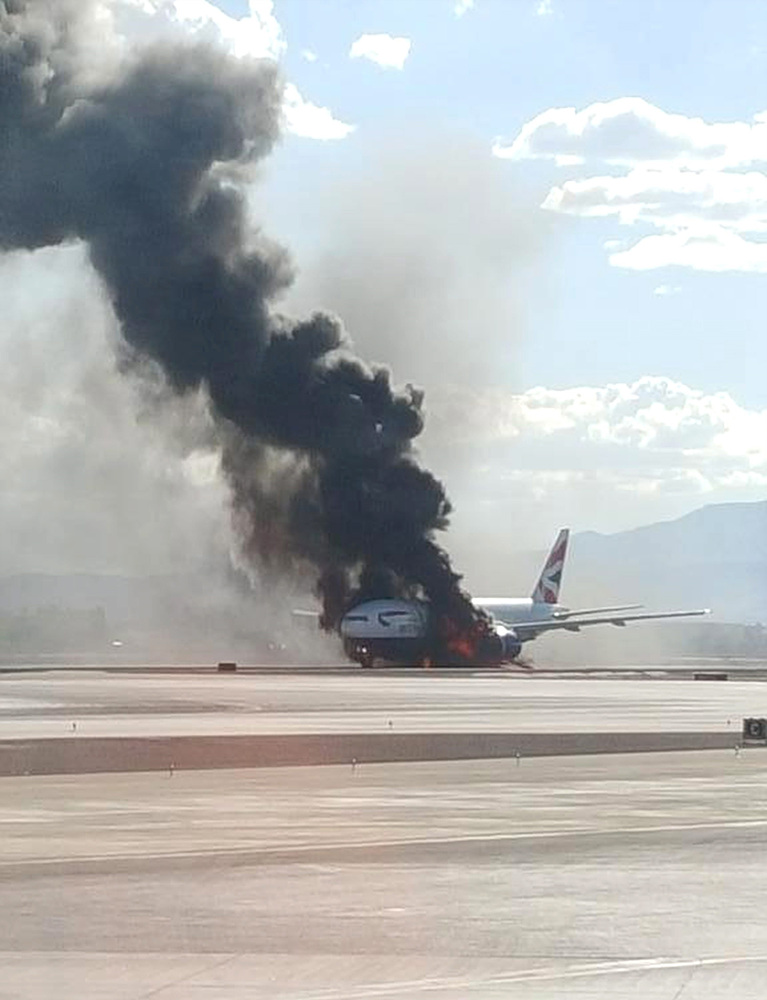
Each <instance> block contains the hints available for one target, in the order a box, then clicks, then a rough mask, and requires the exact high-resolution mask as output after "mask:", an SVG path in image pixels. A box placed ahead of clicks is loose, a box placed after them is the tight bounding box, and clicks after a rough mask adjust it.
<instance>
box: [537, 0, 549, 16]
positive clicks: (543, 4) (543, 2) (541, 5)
mask: <svg viewBox="0 0 767 1000" xmlns="http://www.w3.org/2000/svg"><path fill="white" fill-rule="evenodd" d="M535 13H536V14H537V15H538V17H548V16H549V15H550V14H553V13H554V7H553V6H552V2H551V0H539V2H538V6H537V7H536V8H535Z"/></svg>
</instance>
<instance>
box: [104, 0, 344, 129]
mask: <svg viewBox="0 0 767 1000" xmlns="http://www.w3.org/2000/svg"><path fill="white" fill-rule="evenodd" d="M114 10H115V21H116V26H117V29H118V31H119V32H120V33H121V34H123V35H124V36H127V37H129V38H133V37H139V38H145V39H149V40H153V39H163V38H168V39H178V38H179V37H185V38H193V39H196V40H199V41H206V42H210V43H211V44H216V45H222V46H224V47H225V48H226V49H228V50H229V51H230V52H231V53H232V54H233V55H235V56H237V57H238V58H243V57H254V58H268V59H275V60H278V59H279V58H280V57H281V56H282V55H283V53H284V52H285V49H286V47H287V44H286V42H285V38H284V36H283V34H282V28H281V27H280V24H279V22H278V20H277V18H276V17H275V15H274V3H273V0H250V4H249V13H248V14H247V15H245V16H243V17H232V16H230V15H229V14H226V13H225V12H224V11H222V10H221V9H220V8H219V7H217V6H216V5H215V4H214V3H212V2H210V0H115V6H114ZM303 55H304V58H309V55H307V52H304V53H303ZM310 55H311V56H314V58H315V59H316V56H315V55H314V53H310ZM283 119H284V122H285V126H286V128H287V130H288V131H289V132H292V133H293V134H294V135H299V136H302V137H304V138H309V139H320V140H329V139H343V138H345V136H347V135H349V133H350V132H352V131H353V129H354V126H353V125H349V124H347V123H346V122H343V121H340V120H338V119H337V118H335V117H334V116H333V114H332V112H331V111H330V110H329V109H328V108H324V107H320V106H318V105H316V104H313V103H312V102H311V101H309V100H307V99H305V98H304V97H303V96H302V95H301V94H300V93H299V91H298V88H297V87H296V86H295V85H294V84H291V83H288V84H287V85H286V87H285V98H284V104H283Z"/></svg>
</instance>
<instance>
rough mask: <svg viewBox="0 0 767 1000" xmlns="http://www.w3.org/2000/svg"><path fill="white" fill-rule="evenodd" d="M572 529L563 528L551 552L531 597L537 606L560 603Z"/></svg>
mask: <svg viewBox="0 0 767 1000" xmlns="http://www.w3.org/2000/svg"><path fill="white" fill-rule="evenodd" d="M569 537H570V529H569V528H562V530H561V531H560V532H559V534H558V535H557V540H556V541H555V542H554V545H553V546H552V549H551V552H549V556H548V559H547V560H546V562H545V563H544V566H543V569H542V570H541V575H540V577H539V578H538V582H537V583H536V585H535V589H534V590H533V592H532V594H531V597H532V599H533V601H534V602H535V603H536V604H556V603H557V602H558V601H559V588H560V587H561V586H562V571H563V569H564V568H565V556H566V555H567V542H568V539H569Z"/></svg>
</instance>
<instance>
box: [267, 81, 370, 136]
mask: <svg viewBox="0 0 767 1000" xmlns="http://www.w3.org/2000/svg"><path fill="white" fill-rule="evenodd" d="M282 113H283V116H284V120H285V125H286V127H287V129H288V131H289V132H292V133H293V134H294V135H300V136H303V137H304V138H305V139H323V140H327V139H345V138H346V136H347V135H349V133H350V132H353V131H354V125H349V124H347V123H346V122H342V121H339V120H338V119H337V118H334V117H333V113H332V112H331V111H330V110H329V109H328V108H323V107H320V106H319V105H317V104H312V103H311V101H307V100H304V98H303V97H302V96H301V93H300V92H299V90H298V87H296V86H295V84H292V83H288V84H286V85H285V99H284V102H283V106H282Z"/></svg>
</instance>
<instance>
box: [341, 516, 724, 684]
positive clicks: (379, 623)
mask: <svg viewBox="0 0 767 1000" xmlns="http://www.w3.org/2000/svg"><path fill="white" fill-rule="evenodd" d="M568 539H569V530H568V529H567V528H563V529H562V530H561V531H560V532H559V534H558V535H557V538H556V541H555V542H554V545H553V547H552V549H551V552H550V553H549V555H548V558H547V559H546V562H545V564H544V566H543V570H542V571H541V575H540V577H539V578H538V582H537V583H536V585H535V587H534V589H533V592H532V594H531V595H530V597H480V598H474V599H473V603H474V605H475V607H477V608H479V609H481V610H482V611H483V612H485V614H486V615H487V616H488V617H489V622H490V627H489V635H488V636H486V637H485V638H486V641H485V642H484V644H483V654H482V657H481V662H482V663H483V664H486V665H493V666H501V665H503V664H512V663H517V662H519V658H520V655H521V653H522V647H523V645H524V644H525V643H526V642H530V641H531V640H532V639H535V638H537V637H538V636H539V635H542V634H543V633H544V632H551V631H554V630H556V629H564V630H566V631H568V632H579V631H580V630H581V629H582V628H585V627H586V626H587V625H618V626H623V625H625V624H626V623H627V622H633V621H652V620H656V619H659V618H689V617H694V616H696V615H706V614H708V613H709V611H708V609H700V610H694V611H641V610H639V609H641V608H642V605H641V604H622V605H614V606H611V607H601V608H580V609H576V610H572V609H571V608H568V607H566V606H565V605H563V604H560V603H559V591H560V587H561V584H562V571H563V569H564V564H565V557H566V555H567V543H568ZM433 627H434V626H433V622H432V621H431V616H430V607H429V603H428V601H421V600H417V601H416V600H401V599H384V600H372V601H364V602H363V603H361V604H357V605H356V606H355V607H353V608H350V609H349V610H348V611H347V612H346V614H345V615H344V616H343V618H342V619H341V624H340V629H339V631H340V634H341V639H342V640H343V644H344V650H345V652H346V655H347V656H348V657H349V658H350V659H351V660H354V661H355V662H357V663H359V664H361V666H363V667H371V666H373V664H374V663H375V662H376V661H377V660H382V661H385V662H388V663H399V664H402V663H411V664H413V663H414V664H428V663H429V662H430V661H429V657H428V654H427V652H426V650H427V649H428V648H429V646H430V642H429V638H430V635H431V630H432V629H433ZM467 659H468V660H469V661H471V657H470V656H469V657H467Z"/></svg>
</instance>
